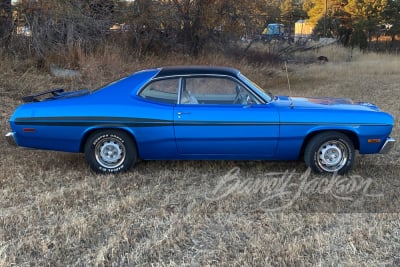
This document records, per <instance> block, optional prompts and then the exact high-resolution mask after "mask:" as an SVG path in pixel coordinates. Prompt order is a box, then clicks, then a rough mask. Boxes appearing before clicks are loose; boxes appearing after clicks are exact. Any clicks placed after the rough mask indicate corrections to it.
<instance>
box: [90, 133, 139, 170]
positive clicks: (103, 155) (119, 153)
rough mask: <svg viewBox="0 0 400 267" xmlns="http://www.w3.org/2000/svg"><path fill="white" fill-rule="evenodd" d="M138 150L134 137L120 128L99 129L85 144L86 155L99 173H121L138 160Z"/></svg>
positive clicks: (91, 165)
mask: <svg viewBox="0 0 400 267" xmlns="http://www.w3.org/2000/svg"><path fill="white" fill-rule="evenodd" d="M136 155H137V151H136V146H135V143H134V141H133V140H132V137H131V136H129V135H128V134H127V133H125V132H123V131H119V130H102V131H97V132H95V133H93V134H92V135H90V136H89V138H88V139H87V142H86V144H85V157H86V160H87V162H88V163H89V165H90V167H91V168H92V170H93V171H95V172H97V173H121V172H125V171H127V170H129V169H130V168H131V167H132V166H133V164H134V163H135V161H136V158H137V156H136Z"/></svg>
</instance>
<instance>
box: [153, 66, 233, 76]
mask: <svg viewBox="0 0 400 267" xmlns="http://www.w3.org/2000/svg"><path fill="white" fill-rule="evenodd" d="M238 73H239V70H237V69H234V68H229V67H211V66H174V67H163V68H161V70H160V72H159V73H158V74H157V75H156V78H160V77H167V76H176V75H207V74H212V75H229V76H237V75H238Z"/></svg>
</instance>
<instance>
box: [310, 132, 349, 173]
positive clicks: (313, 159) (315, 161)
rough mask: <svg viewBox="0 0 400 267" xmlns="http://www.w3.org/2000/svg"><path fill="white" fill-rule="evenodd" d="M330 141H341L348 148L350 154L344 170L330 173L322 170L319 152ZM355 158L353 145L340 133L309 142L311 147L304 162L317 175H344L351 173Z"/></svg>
mask: <svg viewBox="0 0 400 267" xmlns="http://www.w3.org/2000/svg"><path fill="white" fill-rule="evenodd" d="M328 141H339V142H341V143H343V144H344V145H345V146H346V148H347V153H348V157H347V161H346V163H345V164H344V166H343V167H342V168H340V169H339V170H337V171H335V172H328V171H326V170H324V169H322V168H321V167H320V165H319V155H318V153H317V152H318V150H319V149H320V147H321V146H322V145H323V144H324V143H326V142H328ZM354 158H355V151H354V145H353V143H352V142H351V141H350V139H349V138H348V137H347V136H346V135H344V134H342V133H339V132H337V133H335V132H327V133H323V134H319V135H317V136H315V137H314V138H312V139H311V141H310V142H309V145H308V146H307V148H306V150H305V153H304V160H305V162H306V165H307V166H308V167H310V168H311V170H312V171H314V172H315V173H327V174H334V173H337V174H340V175H343V174H345V173H346V172H347V171H349V170H350V169H351V167H352V166H353V162H354Z"/></svg>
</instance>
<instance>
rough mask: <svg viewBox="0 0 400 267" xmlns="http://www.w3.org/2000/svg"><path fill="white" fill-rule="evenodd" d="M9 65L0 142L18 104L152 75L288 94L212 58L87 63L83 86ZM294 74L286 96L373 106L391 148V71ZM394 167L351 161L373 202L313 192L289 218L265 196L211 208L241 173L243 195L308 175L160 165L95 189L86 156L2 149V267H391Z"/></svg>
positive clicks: (360, 64) (398, 237) (380, 60)
mask: <svg viewBox="0 0 400 267" xmlns="http://www.w3.org/2000/svg"><path fill="white" fill-rule="evenodd" d="M324 53H328V52H324ZM332 53H333V54H334V52H332ZM339 53H344V54H345V53H346V52H339V51H338V54H339ZM318 54H321V51H318V52H317V53H316V55H318ZM328 57H332V56H329V55H328ZM17 64H21V63H17V62H13V61H9V62H4V61H3V63H1V65H0V69H1V70H2V71H3V75H2V76H1V81H0V97H1V106H0V109H1V110H0V112H1V132H2V133H4V132H6V131H7V130H8V126H7V120H8V117H9V116H10V115H11V113H12V110H13V109H14V108H15V107H16V106H17V104H18V103H19V101H18V100H17V99H18V98H19V97H20V96H21V95H24V94H27V93H30V92H32V91H36V90H37V91H39V90H43V89H47V88H49V87H58V86H62V87H66V88H77V87H78V88H79V87H80V88H82V87H89V88H94V87H97V86H99V85H100V84H102V83H106V82H108V81H110V80H112V79H114V78H117V77H119V76H120V75H124V74H126V73H130V72H133V71H135V70H137V69H140V68H144V67H150V66H157V65H173V64H205V65H207V64H213V65H228V66H235V67H237V68H239V69H241V70H242V72H243V73H244V74H246V75H247V76H249V77H250V78H251V79H253V80H255V81H256V82H258V83H259V84H260V85H262V86H263V87H267V88H269V89H270V90H271V91H273V92H274V93H275V94H277V93H282V94H288V90H287V85H286V83H287V81H286V76H285V73H284V72H283V70H282V69H280V68H277V67H275V68H272V67H269V66H259V67H257V68H255V67H254V66H251V65H249V64H247V63H246V62H235V61H232V60H229V59H227V58H224V57H219V56H215V57H203V58H199V59H191V58H186V57H179V58H174V59H173V60H168V59H158V58H148V59H147V60H141V61H139V60H135V59H131V58H127V59H124V60H122V59H120V58H119V57H117V56H115V55H107V54H104V55H103V56H101V57H99V56H96V57H93V56H85V55H81V59H80V65H81V68H82V69H83V71H84V76H83V77H82V78H80V79H77V80H61V79H56V78H53V77H51V76H49V75H48V74H45V73H40V72H38V71H36V70H35V69H34V68H30V67H27V68H22V70H21V68H14V67H15V66H16V65H17ZM10 66H11V68H10ZM289 69H290V76H291V85H292V94H293V95H300V96H306V95H328V96H339V97H352V98H354V99H357V100H360V101H370V102H374V103H376V104H378V105H380V106H381V107H382V108H383V109H384V110H386V111H389V112H391V113H392V114H394V115H395V117H396V123H397V125H396V127H395V129H394V132H393V135H394V136H395V137H398V136H399V133H400V131H399V125H400V123H399V119H398V118H399V115H400V114H399V105H398V99H399V98H400V89H399V88H398V85H399V84H400V60H399V58H394V57H392V56H388V55H374V54H368V55H362V54H360V55H357V56H353V58H352V61H346V60H341V59H340V58H339V56H338V57H337V59H335V60H332V62H329V63H327V64H311V65H289ZM0 142H2V143H3V144H4V142H5V139H4V137H3V134H1V136H0ZM399 158H400V150H399V148H398V146H397V147H396V149H395V151H394V152H393V153H392V154H390V155H384V156H383V155H371V156H359V157H358V158H357V163H356V165H355V166H354V169H353V171H352V172H351V173H350V174H349V176H347V178H351V177H353V176H360V177H364V178H371V179H372V180H373V183H374V184H373V187H372V188H371V190H372V192H373V193H380V194H382V195H381V196H380V197H379V198H368V197H365V196H364V198H362V196H361V197H360V196H359V195H357V194H353V195H352V196H353V197H354V199H353V200H351V201H339V200H337V199H335V198H333V197H332V195H329V194H311V193H309V194H303V195H302V196H301V197H299V198H298V199H296V201H295V202H294V203H293V205H291V206H290V207H288V209H284V210H281V211H278V212H270V211H268V208H271V207H272V206H270V205H272V204H278V205H279V204H280V203H279V201H283V200H284V199H277V203H267V202H263V200H265V197H266V192H264V191H262V190H257V189H260V188H255V189H254V188H253V189H254V190H253V191H251V190H250V189H248V191H246V190H245V188H242V190H234V191H232V192H231V193H230V194H227V195H226V196H225V197H221V198H216V199H211V198H210V196H215V194H213V193H214V192H215V190H216V188H217V187H218V185H219V183H220V182H221V181H222V179H223V178H224V177H226V174H227V173H228V172H229V171H230V170H232V169H233V168H235V167H239V168H240V173H239V174H238V175H237V177H236V178H237V179H238V181H240V182H242V183H243V184H246V182H247V185H249V186H250V185H252V184H253V185H254V184H256V182H257V181H258V182H260V181H264V182H265V180H266V179H268V178H266V176H267V174H269V173H271V172H284V171H285V170H289V171H292V170H296V171H297V172H301V173H302V172H304V171H305V169H304V165H303V163H301V162H276V163H271V162H258V161H257V162H240V161H200V162H192V161H187V162H185V161H181V162H164V161H154V162H141V163H139V164H137V166H136V168H135V169H134V170H132V171H131V172H129V173H126V174H123V175H118V176H98V175H95V174H93V173H91V172H90V171H89V169H88V166H87V165H86V164H85V161H84V158H83V156H82V155H75V154H65V153H55V152H45V151H34V150H26V149H15V148H12V147H9V146H4V145H3V148H2V152H1V157H0V188H1V192H2V194H1V195H0V266H12V265H15V266H60V265H73V266H76V265H77V266H134V265H140V266H148V265H154V266H182V265H183V266H220V265H221V266H228V265H229V266H250V265H252V266H276V265H296V266H304V265H313V266H314V265H318V266H337V265H339V266H359V265H366V266H382V265H385V266H398V265H399V264H400V257H399V254H398V251H399V250H400V220H399V219H400V218H399V212H400V210H399V209H400V205H399V204H400V203H399V197H398V196H399V191H400V182H399V180H398V173H399V166H400V161H399ZM311 178H315V179H323V178H324V177H319V176H312V177H311ZM249 190H250V191H249ZM359 197H360V198H359ZM352 204H353V205H352Z"/></svg>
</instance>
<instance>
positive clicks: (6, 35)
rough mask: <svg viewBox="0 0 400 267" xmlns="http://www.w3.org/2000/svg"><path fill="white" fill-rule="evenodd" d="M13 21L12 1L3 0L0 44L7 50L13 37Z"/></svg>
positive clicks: (0, 15)
mask: <svg viewBox="0 0 400 267" xmlns="http://www.w3.org/2000/svg"><path fill="white" fill-rule="evenodd" d="M12 21H13V19H12V5H11V0H2V1H1V2H0V43H1V44H2V46H3V47H5V48H6V49H7V48H8V46H9V43H10V39H11V35H12V28H13V27H12Z"/></svg>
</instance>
